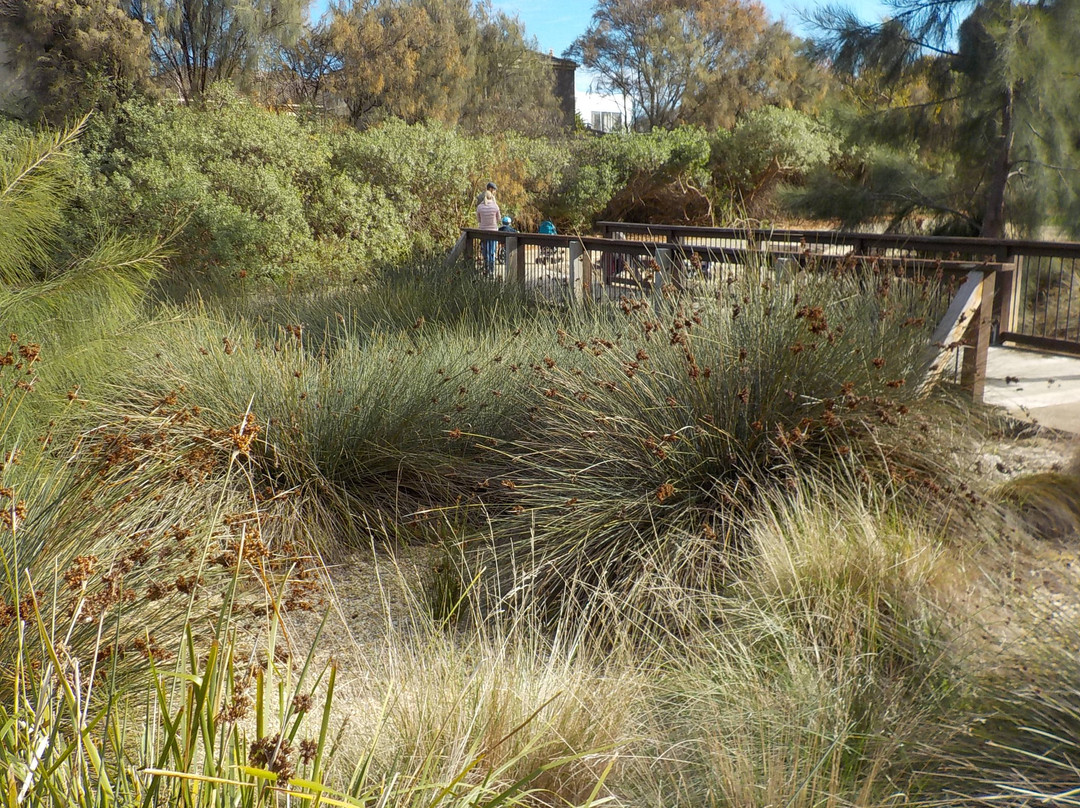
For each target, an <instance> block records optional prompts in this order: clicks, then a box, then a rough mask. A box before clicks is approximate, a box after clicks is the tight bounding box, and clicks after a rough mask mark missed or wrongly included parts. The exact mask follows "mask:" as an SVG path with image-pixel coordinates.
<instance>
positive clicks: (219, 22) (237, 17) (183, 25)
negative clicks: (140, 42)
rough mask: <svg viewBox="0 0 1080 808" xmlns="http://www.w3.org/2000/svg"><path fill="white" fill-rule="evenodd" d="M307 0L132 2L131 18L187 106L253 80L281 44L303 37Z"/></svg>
mask: <svg viewBox="0 0 1080 808" xmlns="http://www.w3.org/2000/svg"><path fill="white" fill-rule="evenodd" d="M306 9H307V3H306V0H261V1H260V2H238V1H237V0H133V2H132V3H131V14H132V16H133V17H134V18H135V19H136V20H138V21H139V22H140V23H142V25H143V26H145V28H146V30H147V31H148V32H149V34H150V46H151V49H150V53H151V56H152V58H153V61H154V65H155V67H156V69H157V72H158V73H159V74H162V75H166V76H168V77H169V79H170V81H171V83H172V84H173V87H174V88H175V90H176V92H178V93H179V94H180V98H182V99H183V100H184V101H186V102H190V101H199V100H201V99H202V98H203V97H204V96H205V95H206V93H207V92H208V91H209V90H210V88H211V87H212V86H213V85H214V84H216V83H217V82H228V81H239V80H240V79H242V78H251V77H252V76H253V75H254V74H255V73H256V72H257V71H259V70H261V69H262V68H263V67H264V66H265V65H264V60H265V58H266V56H267V54H268V53H269V52H270V51H271V50H272V49H273V48H274V46H275V44H276V43H283V44H285V45H288V44H290V43H291V42H292V41H293V40H295V38H296V37H297V35H298V34H299V33H300V30H301V25H302V23H303V16H304V13H305V11H306Z"/></svg>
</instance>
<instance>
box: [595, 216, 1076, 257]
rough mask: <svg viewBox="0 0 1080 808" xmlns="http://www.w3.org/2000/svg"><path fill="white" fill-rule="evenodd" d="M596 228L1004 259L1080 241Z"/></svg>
mask: <svg viewBox="0 0 1080 808" xmlns="http://www.w3.org/2000/svg"><path fill="white" fill-rule="evenodd" d="M596 226H597V229H598V230H599V231H600V232H601V233H603V234H605V235H607V234H609V233H613V232H622V233H639V234H645V235H654V236H661V235H662V236H663V237H664V238H665V240H667V241H673V242H681V241H682V240H683V239H684V238H688V237H694V236H697V237H702V238H720V239H742V240H747V239H750V240H753V241H794V242H799V241H805V242H806V243H807V244H845V243H852V242H854V243H856V244H858V243H861V244H865V245H873V246H876V247H885V248H893V249H906V250H924V251H927V252H952V251H959V252H971V253H980V254H986V255H991V254H994V255H997V256H999V260H1003V261H1005V260H1008V259H1009V258H1011V257H1012V255H1014V254H1018V253H1022V254H1025V255H1042V256H1055V257H1064V258H1074V257H1080V242H1076V241H1039V240H1034V239H984V238H972V237H968V236H916V235H906V234H903V233H861V232H851V231H845V230H798V229H771V228H737V227H695V226H691V225H666V224H665V225H657V224H640V223H631V222H598V223H597V225H596Z"/></svg>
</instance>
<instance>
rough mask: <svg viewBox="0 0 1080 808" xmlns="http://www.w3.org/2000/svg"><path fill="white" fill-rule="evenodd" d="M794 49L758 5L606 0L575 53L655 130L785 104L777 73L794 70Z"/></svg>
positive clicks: (728, 120) (731, 0) (730, 118)
mask: <svg viewBox="0 0 1080 808" xmlns="http://www.w3.org/2000/svg"><path fill="white" fill-rule="evenodd" d="M793 48H794V43H793V41H792V39H791V36H790V34H788V33H787V32H786V31H785V30H784V29H783V27H782V26H780V25H769V23H768V21H767V17H766V15H765V9H764V7H763V6H761V5H760V4H758V3H755V2H743V1H742V0H601V2H600V3H599V4H598V5H597V8H596V11H595V12H593V18H592V22H591V24H590V26H589V29H588V30H587V31H586V32H585V33H584V34H583V35H582V36H581V37H579V38H578V39H577V40H575V42H574V44H573V46H572V47H571V49H570V51H569V54H570V55H571V56H572V57H573V58H576V59H578V60H579V61H580V62H581V63H582V65H584V66H585V67H586V68H588V69H589V70H592V71H593V72H594V73H596V74H597V76H598V78H597V80H596V81H597V87H598V88H599V89H600V90H601V91H604V92H611V93H615V94H621V95H623V96H624V97H627V98H629V99H630V100H631V101H632V102H633V104H634V108H635V112H636V113H637V114H638V115H640V116H641V119H642V125H643V126H644V127H645V128H646V129H654V128H657V127H671V126H674V125H675V124H677V123H700V124H703V125H705V126H708V127H716V126H729V125H731V124H732V123H733V122H734V120H735V118H736V116H738V115H739V114H740V113H742V112H746V111H748V110H750V109H752V108H754V107H756V106H760V105H762V104H768V103H776V102H782V101H784V100H785V99H786V98H787V97H788V96H787V95H786V88H784V87H783V82H782V81H781V80H779V77H780V76H781V75H782V74H783V73H785V72H787V73H789V75H790V73H791V68H790V66H789V65H788V64H787V63H790V62H792V61H793V60H794V56H793ZM789 81H790V79H789ZM791 83H794V82H791Z"/></svg>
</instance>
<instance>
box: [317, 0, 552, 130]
mask: <svg viewBox="0 0 1080 808" xmlns="http://www.w3.org/2000/svg"><path fill="white" fill-rule="evenodd" d="M332 13H333V21H332V22H331V25H330V47H331V50H332V52H333V53H334V55H335V56H336V57H337V59H338V60H339V62H340V65H341V67H340V70H338V71H336V73H335V74H334V78H333V82H334V89H335V92H336V93H337V94H338V95H339V96H340V97H341V98H342V99H343V100H344V102H345V104H346V105H347V107H348V109H349V117H350V118H351V120H352V121H353V123H355V124H370V123H372V122H375V121H378V120H380V119H382V118H385V117H395V118H400V119H402V120H404V121H406V122H409V123H417V122H420V121H438V122H440V123H446V124H459V123H460V124H462V125H464V126H465V128H467V129H470V130H472V131H475V132H493V131H503V130H506V129H521V130H527V131H530V132H533V133H536V132H544V131H550V130H551V129H552V128H553V127H554V126H555V121H556V116H557V104H556V102H555V98H554V94H553V91H552V88H553V85H554V79H553V76H552V72H551V68H550V64H549V63H548V62H547V60H546V58H545V57H543V56H542V55H541V54H539V53H537V52H536V50H535V48H534V47H533V45H534V43H532V42H530V41H529V40H527V39H526V37H525V32H524V29H523V28H522V27H521V23H520V22H518V20H517V19H515V18H513V17H510V16H508V15H506V14H503V13H501V12H495V13H492V12H490V11H489V10H488V9H487V8H486V7H484V6H481V5H477V6H473V5H472V3H471V2H470V0H363V1H360V2H354V3H353V4H352V5H349V6H334V7H332Z"/></svg>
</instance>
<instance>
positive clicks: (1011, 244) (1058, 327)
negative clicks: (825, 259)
mask: <svg viewBox="0 0 1080 808" xmlns="http://www.w3.org/2000/svg"><path fill="white" fill-rule="evenodd" d="M599 230H600V232H601V234H603V235H605V236H609V235H612V234H614V233H624V234H625V235H626V237H627V238H633V239H641V240H645V241H649V242H653V243H659V242H663V243H668V244H673V245H680V244H693V245H699V246H716V247H739V246H751V247H753V248H756V249H758V250H766V251H772V252H774V253H776V254H781V253H784V252H789V253H790V252H795V253H801V254H813V255H846V256H853V257H878V258H880V259H890V260H893V261H902V260H905V259H906V260H908V261H915V260H939V259H940V260H945V261H957V260H959V261H965V260H967V261H985V262H988V263H997V264H1001V265H1002V267H1003V268H1002V269H1001V270H1000V271H999V272H998V273H997V284H996V287H997V294H996V298H995V302H994V317H993V321H994V323H993V327H994V329H995V331H996V332H997V333H996V336H997V340H998V341H1000V342H1005V341H1009V342H1014V343H1016V344H1018V345H1027V346H1030V347H1035V348H1043V349H1047V350H1053V351H1060V352H1064V353H1080V243H1076V242H1048V241H1031V240H1023V239H979V238H950V237H940V236H905V235H898V234H890V233H884V234H882V233H845V232H839V231H830V230H762V229H752V230H741V229H733V228H708V227H679V226H668V225H647V224H625V223H621V222H601V223H600V224H599Z"/></svg>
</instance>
